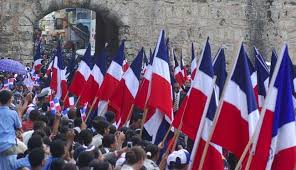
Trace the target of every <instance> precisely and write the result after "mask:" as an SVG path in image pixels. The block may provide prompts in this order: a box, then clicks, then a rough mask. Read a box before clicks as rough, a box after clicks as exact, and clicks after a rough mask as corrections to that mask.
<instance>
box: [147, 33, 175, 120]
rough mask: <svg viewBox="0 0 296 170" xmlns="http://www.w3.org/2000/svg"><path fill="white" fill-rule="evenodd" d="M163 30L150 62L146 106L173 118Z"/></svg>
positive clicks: (170, 118)
mask: <svg viewBox="0 0 296 170" xmlns="http://www.w3.org/2000/svg"><path fill="white" fill-rule="evenodd" d="M164 36H165V35H164V31H161V33H160V36H159V39H158V44H157V47H156V52H155V54H156V55H155V56H154V59H153V64H152V76H151V81H150V85H149V90H150V96H149V99H148V102H147V104H148V107H149V108H154V109H159V110H160V112H162V113H163V114H164V115H165V116H167V118H168V119H169V120H171V121H172V120H173V118H174V116H173V102H172V100H173V97H172V86H171V77H170V69H169V57H168V55H167V48H166V44H165V38H164Z"/></svg>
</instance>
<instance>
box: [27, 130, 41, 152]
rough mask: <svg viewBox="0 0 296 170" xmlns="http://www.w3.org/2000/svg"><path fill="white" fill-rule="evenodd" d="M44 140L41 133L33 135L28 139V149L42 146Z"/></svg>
mask: <svg viewBox="0 0 296 170" xmlns="http://www.w3.org/2000/svg"><path fill="white" fill-rule="evenodd" d="M42 147H43V142H42V137H41V136H40V135H37V134H36V135H32V137H31V138H30V139H29V140H28V150H29V151H31V150H33V149H34V148H42Z"/></svg>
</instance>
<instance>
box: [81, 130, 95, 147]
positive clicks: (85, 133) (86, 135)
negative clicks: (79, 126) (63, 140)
mask: <svg viewBox="0 0 296 170" xmlns="http://www.w3.org/2000/svg"><path fill="white" fill-rule="evenodd" d="M92 138H93V135H92V132H91V131H90V130H88V129H84V130H82V131H81V132H80V133H79V135H78V142H79V143H80V144H82V145H83V144H84V145H85V146H88V145H89V144H90V143H91V141H92Z"/></svg>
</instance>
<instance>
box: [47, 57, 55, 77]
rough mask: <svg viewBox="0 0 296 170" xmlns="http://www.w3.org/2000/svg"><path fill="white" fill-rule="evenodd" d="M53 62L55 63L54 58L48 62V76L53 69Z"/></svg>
mask: <svg viewBox="0 0 296 170" xmlns="http://www.w3.org/2000/svg"><path fill="white" fill-rule="evenodd" d="M52 64H53V60H51V61H50V63H49V64H48V67H47V69H46V73H45V74H46V76H47V77H49V76H50V75H51V70H52Z"/></svg>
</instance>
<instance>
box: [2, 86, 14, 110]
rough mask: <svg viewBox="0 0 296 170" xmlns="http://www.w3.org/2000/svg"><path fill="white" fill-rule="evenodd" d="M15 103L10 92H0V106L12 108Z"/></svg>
mask: <svg viewBox="0 0 296 170" xmlns="http://www.w3.org/2000/svg"><path fill="white" fill-rule="evenodd" d="M12 101H13V96H12V92H11V91H9V90H1V91H0V104H1V105H7V106H10V104H11V103H12Z"/></svg>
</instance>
